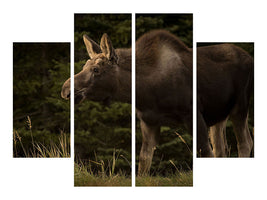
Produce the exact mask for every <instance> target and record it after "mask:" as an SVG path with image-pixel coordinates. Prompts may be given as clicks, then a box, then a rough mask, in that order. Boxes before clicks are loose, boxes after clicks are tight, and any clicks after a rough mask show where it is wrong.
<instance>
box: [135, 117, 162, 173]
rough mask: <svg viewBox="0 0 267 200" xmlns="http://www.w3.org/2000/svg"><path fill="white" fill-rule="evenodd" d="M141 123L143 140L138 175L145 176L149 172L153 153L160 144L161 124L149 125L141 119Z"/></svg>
mask: <svg viewBox="0 0 267 200" xmlns="http://www.w3.org/2000/svg"><path fill="white" fill-rule="evenodd" d="M140 124H141V131H142V136H143V140H142V147H141V152H140V157H139V166H138V176H144V175H148V174H149V170H150V167H151V163H152V158H153V154H154V151H155V149H156V145H157V144H158V138H159V133H160V126H151V125H148V124H146V123H145V122H144V121H143V120H141V122H140Z"/></svg>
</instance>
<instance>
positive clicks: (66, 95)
mask: <svg viewBox="0 0 267 200" xmlns="http://www.w3.org/2000/svg"><path fill="white" fill-rule="evenodd" d="M61 97H62V98H63V99H70V79H68V80H67V81H66V82H65V83H64V84H63V86H62V90H61Z"/></svg>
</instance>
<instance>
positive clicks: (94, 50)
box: [83, 35, 101, 58]
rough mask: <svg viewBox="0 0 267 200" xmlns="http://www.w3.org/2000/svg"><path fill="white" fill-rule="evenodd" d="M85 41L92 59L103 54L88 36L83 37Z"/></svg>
mask: <svg viewBox="0 0 267 200" xmlns="http://www.w3.org/2000/svg"><path fill="white" fill-rule="evenodd" d="M83 41H84V44H85V46H86V49H87V52H88V54H89V56H90V58H93V57H94V56H95V55H96V54H99V53H101V49H100V46H99V45H98V44H97V43H96V42H95V41H93V40H92V39H91V38H89V37H88V36H87V35H83Z"/></svg>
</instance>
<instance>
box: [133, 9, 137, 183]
mask: <svg viewBox="0 0 267 200" xmlns="http://www.w3.org/2000/svg"><path fill="white" fill-rule="evenodd" d="M135 131H136V127H135V13H132V187H135Z"/></svg>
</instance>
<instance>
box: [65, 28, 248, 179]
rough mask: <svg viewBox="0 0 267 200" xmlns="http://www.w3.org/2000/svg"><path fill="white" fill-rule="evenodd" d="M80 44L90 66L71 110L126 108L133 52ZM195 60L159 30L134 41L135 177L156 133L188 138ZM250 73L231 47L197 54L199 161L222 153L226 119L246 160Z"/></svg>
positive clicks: (146, 165)
mask: <svg viewBox="0 0 267 200" xmlns="http://www.w3.org/2000/svg"><path fill="white" fill-rule="evenodd" d="M83 40H84V43H85V46H86V49H87V52H88V54H89V56H90V58H91V59H89V60H87V62H86V64H85V65H84V67H83V69H82V71H81V72H79V73H78V74H76V75H75V76H74V98H75V103H80V102H82V101H84V100H85V99H90V100H93V101H100V102H103V103H108V102H110V101H112V100H113V101H121V102H127V103H131V49H114V48H113V46H112V42H111V40H110V38H109V37H108V35H107V34H103V36H102V38H101V42H100V45H98V44H97V43H96V42H94V41H93V40H92V39H90V38H89V37H88V36H86V35H84V36H83ZM212 48H214V49H212ZM200 49H201V50H200ZM192 55H193V53H192V49H191V48H188V47H187V46H186V45H185V44H184V43H183V42H182V41H181V40H180V39H179V38H178V37H176V36H174V35H172V34H171V33H169V32H167V31H164V30H154V31H151V32H148V33H146V34H144V35H143V36H141V37H140V38H139V39H138V40H137V41H136V52H135V59H136V113H137V116H138V118H139V119H140V125H141V132H142V147H141V151H140V157H139V166H138V175H146V174H148V173H149V170H150V167H151V163H152V157H153V153H154V151H155V149H156V145H157V144H158V142H159V134H160V127H161V126H163V125H169V126H178V125H180V124H183V125H184V126H185V127H186V128H187V130H188V132H189V133H192V130H193V126H192V124H193V122H192V116H193V108H192V104H193V94H192V81H193V76H192V74H193V56H192ZM223 55H224V56H223ZM199 56H200V58H199ZM252 65H253V62H252V60H251V58H250V56H249V55H248V54H247V53H246V52H244V51H243V50H241V49H239V48H238V47H235V46H232V45H218V46H216V47H203V48H202V47H201V48H199V49H198V67H199V69H198V76H200V77H198V107H197V118H198V128H197V131H198V137H197V139H198V141H197V148H198V152H201V156H202V157H209V156H214V155H215V156H216V155H217V154H214V153H213V151H214V152H219V151H221V149H220V148H221V146H223V145H224V144H225V140H223V139H221V137H222V135H223V133H224V131H223V130H224V129H225V128H224V127H225V121H226V119H227V118H228V116H229V115H230V117H232V116H234V118H235V121H234V123H235V122H236V128H235V130H236V132H237V133H236V136H237V139H238V141H239V142H238V145H239V146H240V148H239V150H240V156H248V153H249V151H250V150H251V148H252V146H251V145H252V144H251V142H252V140H251V138H249V137H248V135H249V134H248V132H247V131H248V129H247V113H248V101H249V91H250V90H251V88H252V78H251V77H252V76H253V75H252V73H253V66H252ZM219 72H220V73H219ZM61 96H62V97H63V98H65V99H69V98H70V79H68V80H67V81H66V82H65V83H64V84H63V86H62V91H61ZM210 101H212V102H210ZM208 102H210V103H208ZM209 127H211V131H210V132H211V133H212V134H211V135H212V136H213V137H212V138H213V139H211V143H212V147H213V150H212V148H211V145H210V142H209V135H208V134H209V131H208V128H209ZM217 137H218V138H219V139H218V138H217ZM248 140H249V141H248ZM215 143H216V144H218V143H220V144H218V145H215ZM245 148H247V149H246V152H245V150H244V149H245Z"/></svg>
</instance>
